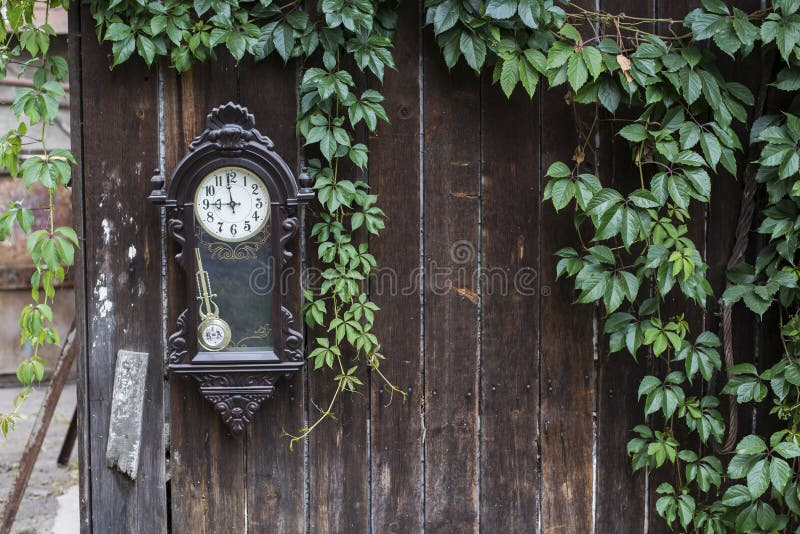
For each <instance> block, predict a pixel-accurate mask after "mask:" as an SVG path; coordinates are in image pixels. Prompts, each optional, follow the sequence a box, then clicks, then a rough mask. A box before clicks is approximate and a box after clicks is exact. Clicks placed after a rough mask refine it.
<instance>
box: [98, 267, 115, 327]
mask: <svg viewBox="0 0 800 534" xmlns="http://www.w3.org/2000/svg"><path fill="white" fill-rule="evenodd" d="M94 296H95V306H97V314H98V315H99V316H100V317H101V318H103V319H105V318H106V316H107V315H108V314H109V312H110V311H111V310H112V309H113V308H114V303H113V302H111V300H109V298H108V287H107V286H106V275H105V273H100V276H98V277H97V283H96V284H95V288H94Z"/></svg>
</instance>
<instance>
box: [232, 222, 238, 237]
mask: <svg viewBox="0 0 800 534" xmlns="http://www.w3.org/2000/svg"><path fill="white" fill-rule="evenodd" d="M236 233H237V231H236V225H235V224H232V225H231V235H236Z"/></svg>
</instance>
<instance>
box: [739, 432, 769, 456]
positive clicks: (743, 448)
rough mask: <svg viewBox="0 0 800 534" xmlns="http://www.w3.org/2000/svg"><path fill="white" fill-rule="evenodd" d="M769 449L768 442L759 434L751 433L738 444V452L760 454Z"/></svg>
mask: <svg viewBox="0 0 800 534" xmlns="http://www.w3.org/2000/svg"><path fill="white" fill-rule="evenodd" d="M766 450H767V444H766V443H764V440H763V439H761V438H760V437H759V436H756V435H754V434H750V435H749V436H745V437H743V438H742V440H741V441H740V442H739V443H738V444H737V445H736V454H749V455H753V454H760V453H762V452H764V451H766Z"/></svg>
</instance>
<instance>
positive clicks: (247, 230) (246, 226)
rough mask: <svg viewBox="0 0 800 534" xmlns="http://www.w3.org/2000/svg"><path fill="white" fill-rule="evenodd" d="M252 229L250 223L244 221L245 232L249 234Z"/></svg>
mask: <svg viewBox="0 0 800 534" xmlns="http://www.w3.org/2000/svg"><path fill="white" fill-rule="evenodd" d="M251 228H252V227H251V226H250V221H244V231H245V232H249V231H250V229H251Z"/></svg>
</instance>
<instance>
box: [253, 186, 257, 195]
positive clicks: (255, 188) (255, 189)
mask: <svg viewBox="0 0 800 534" xmlns="http://www.w3.org/2000/svg"><path fill="white" fill-rule="evenodd" d="M252 187H253V194H254V195H257V194H258V185H256V184H253V185H252Z"/></svg>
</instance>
